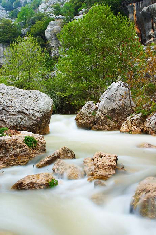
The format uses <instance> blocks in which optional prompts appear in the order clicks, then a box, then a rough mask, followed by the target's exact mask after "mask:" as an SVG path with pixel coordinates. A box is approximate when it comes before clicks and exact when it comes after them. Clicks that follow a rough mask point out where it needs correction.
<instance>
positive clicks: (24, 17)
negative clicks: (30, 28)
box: [17, 5, 35, 27]
mask: <svg viewBox="0 0 156 235" xmlns="http://www.w3.org/2000/svg"><path fill="white" fill-rule="evenodd" d="M34 14H35V12H34V11H33V9H32V8H31V7H30V6H29V5H26V6H25V7H22V8H21V11H20V12H19V13H18V15H17V22H23V24H24V26H25V27H26V26H27V25H28V23H29V21H30V19H31V17H32V16H33V15H34Z"/></svg>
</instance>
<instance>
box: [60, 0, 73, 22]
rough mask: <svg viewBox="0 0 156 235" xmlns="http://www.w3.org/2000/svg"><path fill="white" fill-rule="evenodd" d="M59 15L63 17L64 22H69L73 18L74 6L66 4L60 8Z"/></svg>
mask: <svg viewBox="0 0 156 235" xmlns="http://www.w3.org/2000/svg"><path fill="white" fill-rule="evenodd" d="M61 14H62V15H63V16H65V21H66V22H69V21H71V20H72V19H73V18H74V5H73V4H72V3H70V2H66V3H65V4H64V5H63V7H62V8H61Z"/></svg>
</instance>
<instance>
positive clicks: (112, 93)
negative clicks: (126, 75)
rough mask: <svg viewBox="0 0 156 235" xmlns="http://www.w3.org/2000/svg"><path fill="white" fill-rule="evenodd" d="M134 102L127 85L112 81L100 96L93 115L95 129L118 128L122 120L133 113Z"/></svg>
mask: <svg viewBox="0 0 156 235" xmlns="http://www.w3.org/2000/svg"><path fill="white" fill-rule="evenodd" d="M133 108H134V103H133V101H132V98H131V93H130V89H129V87H128V85H127V84H126V83H124V82H121V81H119V82H113V83H112V85H111V86H109V87H108V89H107V90H106V91H105V92H104V93H103V95H102V96H101V97H100V103H99V105H98V110H97V113H96V117H95V122H96V124H95V126H93V129H96V130H119V129H120V127H121V125H122V123H123V121H124V120H125V119H126V118H127V117H128V116H129V115H130V114H132V113H133Z"/></svg>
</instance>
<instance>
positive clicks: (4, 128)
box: [0, 127, 8, 137]
mask: <svg viewBox="0 0 156 235" xmlns="http://www.w3.org/2000/svg"><path fill="white" fill-rule="evenodd" d="M7 130H8V128H7V127H1V128H0V137H2V136H5V133H4V132H5V131H7Z"/></svg>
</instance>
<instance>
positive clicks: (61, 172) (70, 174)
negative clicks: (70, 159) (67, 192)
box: [52, 159, 84, 180]
mask: <svg viewBox="0 0 156 235" xmlns="http://www.w3.org/2000/svg"><path fill="white" fill-rule="evenodd" d="M52 170H53V172H54V173H55V174H57V175H58V176H59V177H61V178H62V177H67V179H69V180H77V179H81V178H83V177H84V171H83V170H82V169H81V168H80V167H78V166H76V165H73V164H68V163H66V162H64V161H63V160H61V159H58V160H57V161H56V162H55V163H54V166H53V168H52Z"/></svg>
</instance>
